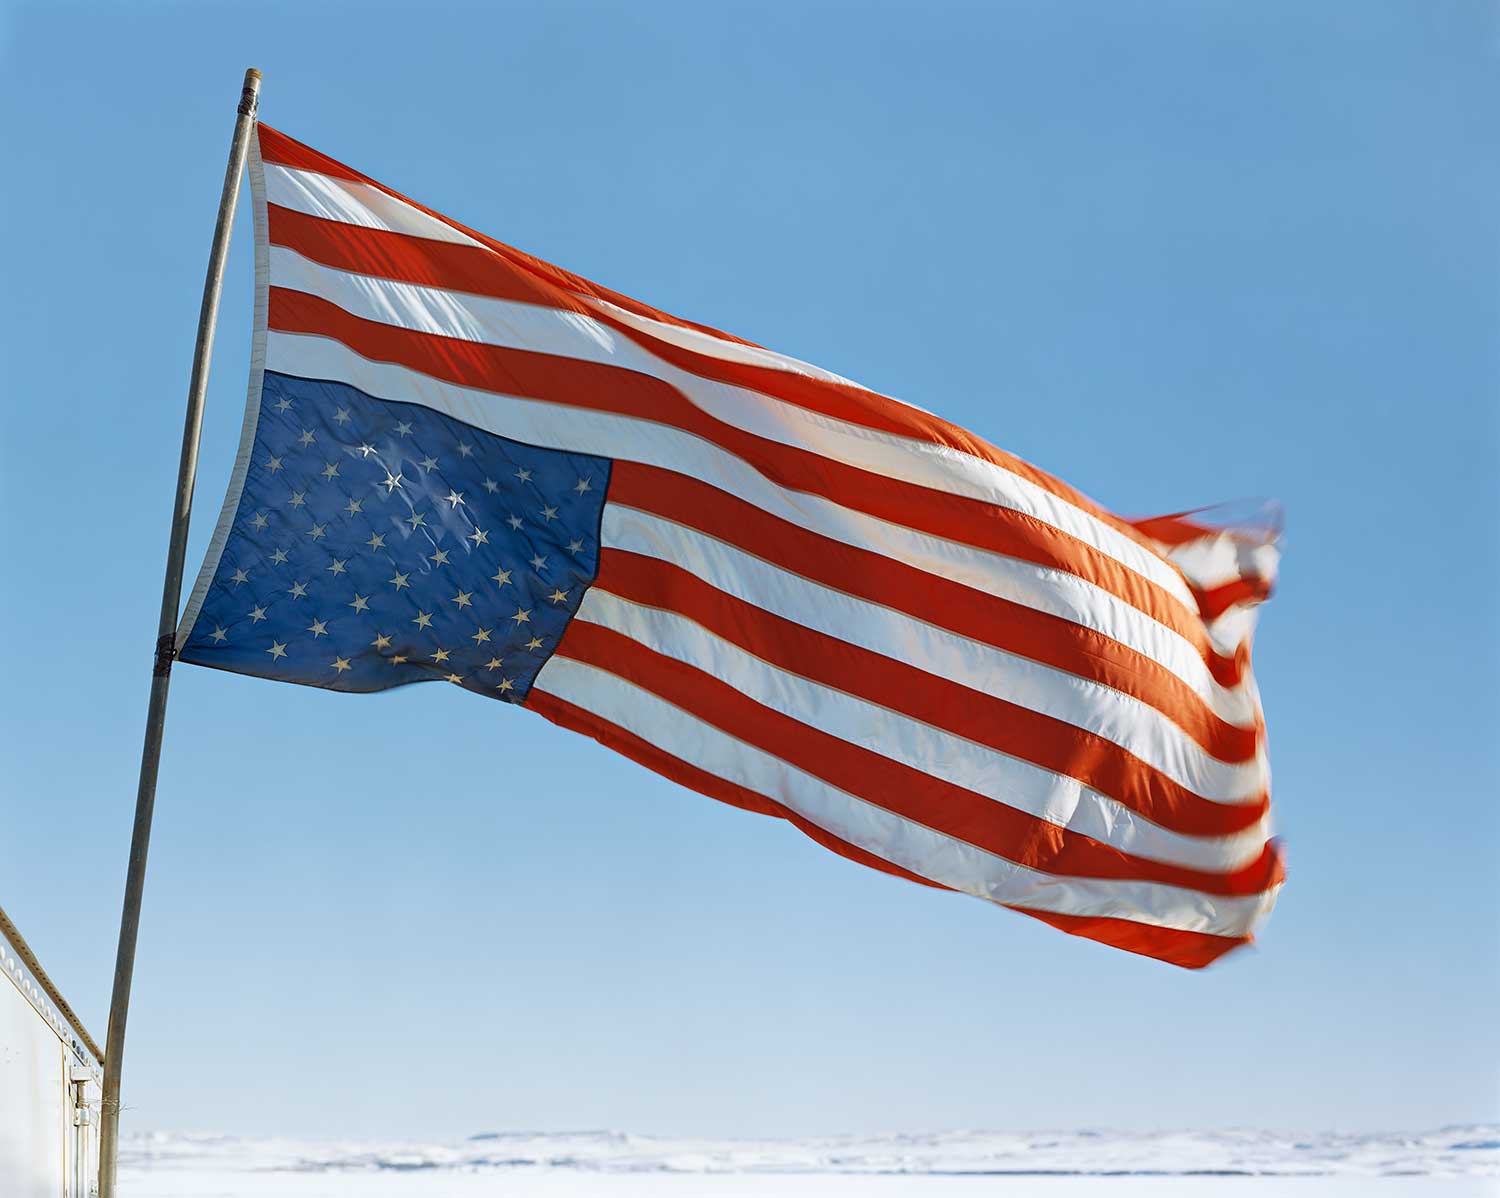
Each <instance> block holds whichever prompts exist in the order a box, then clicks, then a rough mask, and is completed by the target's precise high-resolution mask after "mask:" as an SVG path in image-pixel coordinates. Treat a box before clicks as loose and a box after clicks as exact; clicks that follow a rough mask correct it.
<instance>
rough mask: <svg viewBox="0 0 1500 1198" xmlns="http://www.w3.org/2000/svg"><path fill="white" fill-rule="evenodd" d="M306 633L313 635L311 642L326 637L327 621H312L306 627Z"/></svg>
mask: <svg viewBox="0 0 1500 1198" xmlns="http://www.w3.org/2000/svg"><path fill="white" fill-rule="evenodd" d="M307 631H308V632H310V633H312V634H313V640H317V639H318V638H319V637H320V636H327V635H328V621H327V620H314V621H313V622H312V623H311V624H309V625H308V626H307Z"/></svg>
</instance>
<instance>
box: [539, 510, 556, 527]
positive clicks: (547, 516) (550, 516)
mask: <svg viewBox="0 0 1500 1198" xmlns="http://www.w3.org/2000/svg"><path fill="white" fill-rule="evenodd" d="M542 519H543V520H545V521H546V522H547V523H548V524H551V523H552V521H554V520H556V519H557V509H556V508H555V507H544V508H543V509H542Z"/></svg>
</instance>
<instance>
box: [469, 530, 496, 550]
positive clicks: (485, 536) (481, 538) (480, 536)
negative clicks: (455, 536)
mask: <svg viewBox="0 0 1500 1198" xmlns="http://www.w3.org/2000/svg"><path fill="white" fill-rule="evenodd" d="M464 539H465V540H467V541H473V542H474V548H476V549H478V548H479V546H481V545H488V544H489V543H490V534H489V532H488V531H487V530H485V529H483V528H476V529H475V530H474V531H473V532H471V533H470V534H469V535H468V536H467V537H465V538H464Z"/></svg>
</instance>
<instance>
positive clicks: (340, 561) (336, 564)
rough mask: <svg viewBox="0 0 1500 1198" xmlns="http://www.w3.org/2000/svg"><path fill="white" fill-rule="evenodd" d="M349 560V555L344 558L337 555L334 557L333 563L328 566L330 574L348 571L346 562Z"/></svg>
mask: <svg viewBox="0 0 1500 1198" xmlns="http://www.w3.org/2000/svg"><path fill="white" fill-rule="evenodd" d="M348 560H349V559H348V558H347V557H344V558H339V557H336V558H334V559H333V564H332V565H330V566H329V567H328V572H329V573H330V574H334V575H337V574H344V573H347V571H346V570H345V569H344V563H345V562H347V561H348Z"/></svg>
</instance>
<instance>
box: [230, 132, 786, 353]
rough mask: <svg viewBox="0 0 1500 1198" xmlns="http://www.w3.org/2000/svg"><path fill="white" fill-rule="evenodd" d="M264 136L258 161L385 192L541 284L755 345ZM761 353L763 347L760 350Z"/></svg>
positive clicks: (308, 150) (282, 139) (282, 137)
mask: <svg viewBox="0 0 1500 1198" xmlns="http://www.w3.org/2000/svg"><path fill="white" fill-rule="evenodd" d="M257 128H258V130H259V133H260V155H261V157H262V158H263V159H264V160H265V161H267V162H275V163H277V164H279V165H281V166H288V167H292V168H294V169H296V170H305V171H316V172H318V173H319V174H323V175H331V176H332V177H333V178H335V179H344V180H347V181H349V182H353V183H367V184H369V185H370V186H371V187H373V188H375V189H377V190H378V191H383V192H385V194H386V195H388V196H393V197H395V198H396V199H398V200H401V201H402V202H403V203H406V204H410V205H411V206H412V207H413V208H415V209H416V210H417V211H418V212H425V213H426V214H427V215H428V216H430V217H432V218H433V219H434V220H439V221H442V222H443V224H445V225H447V226H448V227H449V228H450V229H457V230H458V231H459V232H460V233H463V234H465V235H467V236H469V237H472V238H473V239H474V240H475V241H478V242H480V243H481V244H483V245H484V246H486V247H487V248H488V249H489V250H491V251H492V252H493V253H495V254H498V255H500V256H501V257H502V258H504V259H506V261H508V262H510V263H512V264H513V265H515V266H519V267H521V268H522V269H524V270H526V271H528V272H529V273H530V274H532V275H534V276H536V277H537V278H539V279H541V280H543V281H545V282H547V283H550V284H551V285H553V286H556V287H561V288H563V289H565V290H568V291H573V292H577V293H578V294H579V295H591V296H593V297H594V298H595V299H602V300H605V301H606V302H608V303H612V304H614V305H615V306H617V307H620V308H624V309H625V311H627V312H634V313H635V314H636V315H637V316H645V317H648V318H649V319H651V320H660V321H662V322H664V323H666V324H675V325H677V326H678V327H679V328H684V329H694V330H696V331H697V332H700V333H707V334H709V335H710V336H713V337H719V338H721V339H722V340H724V341H733V342H738V343H739V344H741V345H752V344H754V343H753V342H750V341H746V340H744V338H742V337H736V336H734V335H733V334H731V333H725V332H722V331H720V330H719V329H714V328H710V327H709V326H708V325H702V324H694V323H693V322H692V321H690V320H683V319H682V318H681V317H680V316H673V315H671V314H670V313H667V312H661V311H658V310H657V309H656V308H653V307H651V306H650V305H649V304H643V303H641V302H640V301H639V300H636V299H631V297H630V296H628V295H621V294H620V293H619V292H617V291H611V290H610V289H609V288H608V287H601V286H600V285H599V284H598V283H594V282H591V281H590V280H588V279H585V278H584V277H583V276H582V275H575V274H573V273H572V272H571V271H567V270H563V269H562V268H561V267H560V266H554V265H552V263H550V262H545V261H543V260H542V259H541V258H536V257H533V256H532V255H531V254H528V253H525V252H523V251H522V250H518V249H516V248H515V247H514V246H510V245H506V244H505V242H503V241H497V240H495V238H493V237H490V236H489V235H488V234H486V233H481V232H479V231H478V230H477V229H471V228H469V226H468V225H465V224H460V223H459V222H458V221H456V220H454V219H453V218H452V217H450V216H444V215H443V214H442V213H441V212H436V211H434V210H433V209H431V208H429V207H427V206H426V205H425V204H419V203H417V201H416V200H414V199H412V198H411V197H410V196H406V195H402V194H401V193H400V192H399V191H396V190H395V189H394V188H390V187H387V186H386V185H385V184H384V183H381V182H379V181H378V180H376V179H372V178H370V176H369V175H363V174H360V172H359V171H357V170H355V169H353V168H352V167H349V166H345V165H344V164H343V163H342V162H336V161H335V160H334V159H332V158H330V157H328V155H326V154H320V153H319V152H318V151H317V150H314V149H313V148H312V147H311V146H305V145H303V144H302V143H301V142H299V141H294V140H293V139H292V138H290V137H288V136H287V135H286V134H285V133H282V132H280V131H279V130H276V129H273V128H271V126H270V125H265V124H262V125H259V126H257ZM757 348H759V347H757Z"/></svg>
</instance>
